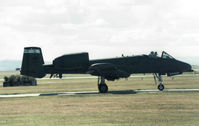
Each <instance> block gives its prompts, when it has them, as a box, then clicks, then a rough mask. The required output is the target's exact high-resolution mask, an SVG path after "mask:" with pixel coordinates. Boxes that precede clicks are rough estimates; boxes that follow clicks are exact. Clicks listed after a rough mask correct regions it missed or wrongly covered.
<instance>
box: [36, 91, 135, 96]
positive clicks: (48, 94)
mask: <svg viewBox="0 0 199 126" xmlns="http://www.w3.org/2000/svg"><path fill="white" fill-rule="evenodd" d="M136 93H137V92H136V91H134V90H119V91H108V93H104V94H136ZM83 94H84V95H90V94H100V93H98V92H97V91H96V92H76V93H75V92H74V93H67V92H65V93H47V94H40V96H52V95H83ZM102 94H103V93H102Z"/></svg>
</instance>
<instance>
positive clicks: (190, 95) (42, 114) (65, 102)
mask: <svg viewBox="0 0 199 126" xmlns="http://www.w3.org/2000/svg"><path fill="white" fill-rule="evenodd" d="M65 76H66V75H65ZM73 76H74V75H73ZM77 76H81V75H77ZM107 84H108V86H109V90H110V91H123V92H125V91H129V90H135V89H156V88H157V85H154V81H153V78H152V77H148V76H147V77H144V78H143V80H142V78H140V77H138V78H133V77H131V78H129V79H128V80H125V79H122V80H119V81H115V82H108V81H107ZM164 84H165V86H166V88H167V89H172V88H177V89H181V88H185V89H188V88H192V89H198V88H199V76H198V75H193V76H176V77H174V79H172V78H168V77H164ZM1 85H2V83H1ZM93 90H96V91H97V79H95V78H93V79H63V80H38V86H27V87H6V88H3V87H2V86H0V94H18V93H20V94H21V93H53V92H65V91H93ZM198 124H199V93H198V92H179V93H177V92H175V93H171V92H170V93H169V92H158V93H136V94H131V93H129V94H128V93H127V94H119V93H118V94H117V93H115V94H83V95H74V96H67V95H61V96H40V97H25V98H0V125H3V126H21V125H28V126H55V125H57V126H65V125H69V126H71V125H72V126H77V125H81V126H82V125H83V126H197V125H198Z"/></svg>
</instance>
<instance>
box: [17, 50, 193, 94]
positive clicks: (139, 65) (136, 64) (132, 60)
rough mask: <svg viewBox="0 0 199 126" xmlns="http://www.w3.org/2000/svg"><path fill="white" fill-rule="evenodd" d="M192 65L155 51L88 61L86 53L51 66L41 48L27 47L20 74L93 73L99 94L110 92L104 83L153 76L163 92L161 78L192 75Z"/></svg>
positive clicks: (61, 59) (59, 58)
mask: <svg viewBox="0 0 199 126" xmlns="http://www.w3.org/2000/svg"><path fill="white" fill-rule="evenodd" d="M191 71H192V69H191V66H190V65H189V64H187V63H185V62H182V61H179V60H176V59H175V58H173V57H172V56H171V55H169V54H168V53H166V52H164V51H163V52H162V55H161V57H159V56H157V53H156V52H151V54H149V55H138V56H126V57H124V56H122V57H118V58H110V59H97V60H89V56H88V53H87V52H83V53H75V54H67V55H63V56H60V57H57V58H55V59H54V60H53V63H52V64H50V65H45V64H44V60H43V56H42V50H41V48H39V47H25V48H24V54H23V61H22V68H21V75H26V76H32V77H36V78H42V77H44V76H45V75H46V74H51V77H53V75H58V77H59V78H62V74H86V73H87V74H88V73H89V74H91V75H93V76H98V82H97V84H98V90H99V92H100V93H106V92H108V86H107V85H106V83H105V80H108V81H114V80H117V79H120V78H128V77H129V76H130V75H131V74H136V73H152V74H153V75H154V80H155V82H156V78H157V79H158V81H159V85H158V89H159V90H160V91H163V90H164V85H163V83H162V75H167V76H174V75H178V74H182V73H183V72H191Z"/></svg>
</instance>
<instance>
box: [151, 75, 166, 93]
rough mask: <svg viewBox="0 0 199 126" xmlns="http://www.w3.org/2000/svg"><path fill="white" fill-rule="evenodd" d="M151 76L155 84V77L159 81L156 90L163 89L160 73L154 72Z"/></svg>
mask: <svg viewBox="0 0 199 126" xmlns="http://www.w3.org/2000/svg"><path fill="white" fill-rule="evenodd" d="M153 77H154V81H155V84H157V81H156V78H157V79H158V81H159V85H158V90H160V91H163V90H164V85H163V84H162V76H161V74H157V73H154V74H153Z"/></svg>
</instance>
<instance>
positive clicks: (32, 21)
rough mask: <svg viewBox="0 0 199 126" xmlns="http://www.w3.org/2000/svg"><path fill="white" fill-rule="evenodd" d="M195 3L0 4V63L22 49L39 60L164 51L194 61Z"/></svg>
mask: <svg viewBox="0 0 199 126" xmlns="http://www.w3.org/2000/svg"><path fill="white" fill-rule="evenodd" d="M198 5H199V1H198V0H0V60H6V59H18V60H20V59H21V58H22V55H23V48H24V47H26V46H39V47H41V48H42V51H43V55H44V56H45V57H44V59H45V60H47V61H51V60H53V59H54V58H55V57H57V56H60V55H62V54H67V53H74V52H89V55H90V58H92V59H93V58H102V57H115V56H121V54H124V55H133V54H134V55H135V54H144V53H149V52H150V51H151V50H156V51H161V50H165V51H166V52H168V53H170V54H171V55H173V56H174V57H187V58H190V57H199V53H198V52H199V51H198V50H199V7H198Z"/></svg>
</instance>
